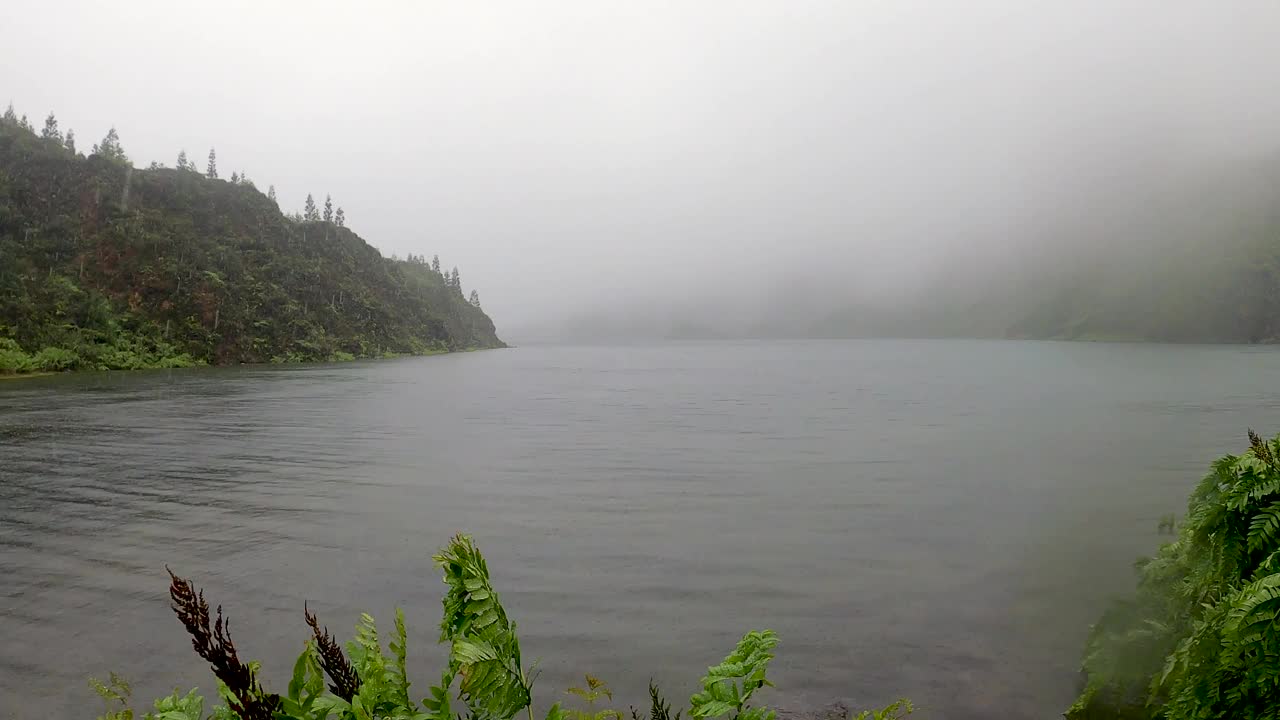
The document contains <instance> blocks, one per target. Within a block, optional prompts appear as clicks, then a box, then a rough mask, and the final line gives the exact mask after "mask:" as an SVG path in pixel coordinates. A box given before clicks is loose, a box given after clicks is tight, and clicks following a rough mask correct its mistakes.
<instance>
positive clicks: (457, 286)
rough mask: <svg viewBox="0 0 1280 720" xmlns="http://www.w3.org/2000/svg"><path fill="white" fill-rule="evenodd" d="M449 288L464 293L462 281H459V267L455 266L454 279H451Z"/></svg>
mask: <svg viewBox="0 0 1280 720" xmlns="http://www.w3.org/2000/svg"><path fill="white" fill-rule="evenodd" d="M449 287H451V288H453V289H454V290H457V291H458V292H462V280H460V279H458V266H457V265H454V266H453V277H451V278H449Z"/></svg>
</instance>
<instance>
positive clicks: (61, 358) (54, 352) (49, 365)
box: [31, 347, 81, 372]
mask: <svg viewBox="0 0 1280 720" xmlns="http://www.w3.org/2000/svg"><path fill="white" fill-rule="evenodd" d="M31 364H32V365H33V366H34V367H35V369H36V370H44V371H46V372H61V371H63V370H72V369H75V368H76V367H78V366H79V365H80V364H81V360H80V356H79V355H77V354H76V353H74V352H72V351H70V350H67V349H65V348H60V347H47V348H45V349H43V350H41V351H40V352H38V353H36V355H35V357H33V358H32V359H31Z"/></svg>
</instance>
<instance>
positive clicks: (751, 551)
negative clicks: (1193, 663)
mask: <svg viewBox="0 0 1280 720" xmlns="http://www.w3.org/2000/svg"><path fill="white" fill-rule="evenodd" d="M1278 375H1280V354H1277V353H1276V352H1272V351H1270V350H1267V349H1261V350H1260V349H1249V348H1228V347H1182V348H1172V347H1160V346H1138V345H1134V346H1126V345H1079V344H1061V343H1014V342H1005V343H995V342H990V343H988V342H956V341H910V342H908V341H892V342H891V341H875V342H871V341H866V342H796V343H706V344H699V343H688V344H671V345H662V346H634V347H615V348H605V347H596V348H523V349H518V350H509V351H500V352H487V353H475V354H467V355H459V356H442V357H434V358H420V359H407V360H399V361H384V362H377V363H353V364H346V365H334V366H308V367H288V368H257V367H255V368H229V369H210V370H194V371H172V372H163V371H162V372H140V373H132V374H130V373H114V374H92V375H80V376H63V377H50V378H38V379H30V380H22V381H14V382H7V383H3V384H0V577H3V578H4V579H5V582H4V583H2V584H0V611H2V614H0V636H2V637H4V638H5V641H4V642H3V643H0V708H4V709H6V712H5V713H0V714H3V715H5V716H8V714H9V712H8V710H9V709H13V708H19V707H39V708H41V710H42V712H41V714H42V716H46V717H51V718H82V717H87V716H91V715H90V714H91V713H95V712H96V705H95V704H94V703H95V702H96V701H95V700H94V699H93V697H92V696H91V694H90V693H89V691H88V689H87V687H86V686H85V678H86V677H87V676H88V675H91V674H94V675H104V674H106V673H107V672H108V671H111V670H116V671H118V672H121V673H123V674H125V675H127V676H128V677H130V678H132V679H133V680H134V681H135V684H136V686H137V689H138V692H139V695H140V696H144V697H150V696H153V695H156V694H159V693H163V692H167V691H169V690H170V689H172V687H173V686H174V685H178V684H182V685H192V684H194V685H200V686H202V687H203V688H204V689H206V690H211V683H212V680H211V678H210V677H209V675H208V673H207V671H206V670H205V669H204V668H202V667H201V664H200V662H199V661H198V660H197V659H196V658H195V656H194V654H193V653H191V652H190V646H189V644H188V643H187V641H186V639H185V638H184V636H183V634H182V631H181V628H180V626H179V625H178V623H177V621H176V620H175V619H174V618H173V617H172V616H171V614H170V613H169V611H168V609H167V604H166V596H165V589H166V587H167V578H166V576H165V573H164V565H165V564H166V563H168V564H169V565H171V566H172V567H173V568H174V569H175V570H176V571H179V572H181V573H184V574H186V575H188V576H190V577H192V578H193V579H195V580H197V582H198V583H199V584H201V585H203V586H204V587H205V588H206V589H207V592H208V594H209V596H210V599H211V600H212V601H213V602H214V603H219V602H220V603H223V604H224V605H225V606H226V610H227V612H228V614H229V615H230V617H231V618H232V620H233V627H234V629H235V634H236V637H237V639H238V644H239V645H240V646H241V649H242V652H243V653H245V654H246V655H249V656H252V657H257V658H260V659H262V660H264V661H265V662H266V663H267V664H268V667H269V668H274V674H273V673H269V674H268V678H269V679H270V680H275V681H276V684H277V685H279V682H280V679H281V677H282V674H283V673H284V672H285V671H287V670H288V669H289V667H290V662H291V660H292V657H293V656H294V655H296V653H297V651H298V649H299V648H300V646H301V642H302V640H303V639H304V638H305V637H306V628H305V625H304V624H303V623H302V614H301V608H302V602H303V600H304V599H305V600H308V601H309V602H311V603H312V605H313V607H316V608H317V609H318V610H319V611H320V613H321V616H322V619H323V620H324V622H326V623H327V624H328V625H329V626H330V627H341V628H346V627H349V626H350V625H351V624H353V623H354V621H355V618H356V616H357V613H358V612H359V611H360V610H366V609H367V610H369V611H371V612H373V613H375V614H377V615H379V617H382V618H389V617H390V611H391V609H392V608H393V607H394V606H397V605H399V606H402V607H404V608H405V611H406V614H407V615H408V617H409V624H410V632H411V638H410V642H411V647H410V654H411V662H414V666H413V667H412V668H411V670H412V672H413V673H414V675H415V676H416V677H417V678H418V679H419V682H420V683H422V684H421V685H419V686H418V688H417V692H418V694H419V695H421V694H425V692H426V685H425V684H426V682H427V681H429V680H430V679H432V678H433V677H435V676H436V673H437V669H438V666H439V660H440V654H439V651H438V649H437V648H435V646H434V640H435V626H436V623H437V622H438V616H439V598H440V593H441V586H440V583H439V581H438V577H437V575H436V573H435V571H434V570H433V569H432V567H431V560H430V556H431V554H432V552H433V550H434V549H435V548H436V547H438V546H439V545H441V544H442V543H443V542H444V541H445V540H446V539H447V537H448V536H449V535H450V534H452V533H454V532H458V531H467V532H470V533H473V534H474V535H476V537H477V540H478V542H479V543H480V546H481V547H482V549H483V550H484V551H485V552H486V554H487V555H488V556H489V557H490V564H491V568H492V570H493V572H494V574H495V576H496V581H497V583H498V585H499V587H500V589H502V590H503V591H504V593H503V596H504V600H505V601H506V602H507V604H508V605H509V607H510V610H511V612H512V614H513V616H514V617H515V618H516V619H517V620H518V621H519V622H520V629H521V635H522V638H523V639H524V645H525V653H526V656H527V657H529V658H535V657H537V658H541V660H542V662H541V668H542V670H543V675H542V677H541V679H540V681H539V692H540V694H541V695H542V697H543V698H545V699H550V698H551V697H552V696H553V695H554V694H555V693H556V692H557V691H558V689H559V688H563V687H566V686H567V685H568V684H569V682H570V681H572V680H573V679H575V678H577V677H580V676H581V674H582V673H583V672H592V673H594V674H598V675H601V676H603V677H605V678H606V679H608V680H610V681H611V684H612V685H613V686H614V687H615V689H616V690H617V691H618V697H619V699H620V700H621V701H622V703H624V704H625V703H627V702H636V703H639V702H640V700H641V699H642V698H643V691H644V685H645V684H646V683H647V682H648V679H649V677H650V676H653V677H655V678H656V679H657V680H658V681H659V682H660V683H661V684H663V685H664V686H665V687H669V688H670V690H671V694H672V695H674V696H677V697H678V696H680V695H683V694H685V693H686V692H687V691H690V690H692V687H693V683H694V682H695V681H696V680H697V678H698V677H699V676H700V674H701V670H702V669H703V668H705V666H706V665H708V664H710V663H712V662H714V661H716V660H718V659H719V658H720V657H721V656H722V655H723V654H724V653H725V652H726V651H727V649H728V648H730V647H731V646H732V645H733V642H734V641H735V640H736V638H737V636H738V635H740V634H741V633H742V632H743V631H745V630H747V629H749V628H761V627H771V628H773V629H775V630H777V631H778V632H779V634H780V635H781V637H782V644H781V646H780V647H779V653H780V654H779V659H778V662H777V681H778V684H779V689H778V690H777V691H772V692H773V695H772V697H773V699H774V701H776V702H778V703H781V704H787V705H791V706H807V705H818V704H824V703H827V702H830V701H832V700H837V699H845V700H847V701H849V702H852V703H856V704H870V703H882V702H884V701H887V700H889V699H892V698H893V697H896V696H898V695H902V694H907V695H910V696H912V697H914V698H916V699H917V700H918V701H919V704H921V705H923V706H925V707H926V708H927V709H928V711H929V716H930V717H934V718H987V717H992V716H994V715H995V714H996V713H1000V714H1002V716H1004V717H1054V716H1056V715H1057V713H1059V712H1060V710H1061V708H1062V707H1063V706H1064V705H1065V704H1066V703H1067V702H1069V700H1070V697H1071V691H1072V688H1073V683H1074V680H1075V676H1074V670H1075V667H1076V664H1077V654H1078V650H1079V647H1080V644H1081V643H1082V641H1083V637H1084V634H1085V632H1086V631H1087V626H1088V623H1089V622H1091V621H1092V620H1093V619H1094V618H1095V616H1096V613H1097V611H1098V609H1099V608H1100V606H1101V603H1102V602H1103V601H1104V599H1105V598H1106V597H1107V596H1108V595H1109V594H1110V593H1113V592H1117V591H1119V590H1122V589H1123V588H1124V587H1126V585H1127V583H1128V582H1129V567H1130V564H1131V561H1132V559H1133V558H1134V557H1135V556H1136V555H1137V554H1139V553H1140V552H1142V551H1144V550H1146V549H1149V548H1151V547H1153V545H1154V543H1155V542H1156V536H1155V532H1154V528H1155V523H1156V519H1157V518H1158V517H1159V516H1160V515H1162V514H1165V513H1168V512H1173V511H1176V510H1178V509H1180V507H1181V506H1182V503H1183V498H1184V497H1185V494H1186V492H1187V490H1188V489H1189V488H1190V486H1191V485H1192V484H1193V483H1194V481H1195V480H1196V478H1198V477H1199V475H1200V474H1201V472H1202V469H1203V468H1204V467H1205V466H1206V465H1207V463H1208V462H1209V461H1210V460H1211V459H1212V458H1213V457H1215V456H1216V455H1219V454H1221V453H1223V452H1225V451H1228V450H1232V449H1234V448H1236V447H1238V446H1239V445H1240V444H1241V442H1242V438H1243V435H1244V429H1245V428H1246V427H1249V426H1252V427H1255V428H1258V429H1259V430H1267V431H1272V432H1274V431H1276V430H1278V429H1280V395H1277V393H1276V392H1274V391H1273V390H1271V388H1273V387H1276V383H1275V382H1274V379H1275V378H1276V377H1277V376H1278ZM414 658H416V660H414Z"/></svg>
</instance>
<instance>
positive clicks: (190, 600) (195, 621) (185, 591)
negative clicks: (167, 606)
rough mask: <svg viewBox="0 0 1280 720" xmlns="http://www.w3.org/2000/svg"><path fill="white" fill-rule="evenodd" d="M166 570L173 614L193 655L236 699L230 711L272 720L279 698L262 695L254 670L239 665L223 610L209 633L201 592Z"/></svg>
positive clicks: (246, 719)
mask: <svg viewBox="0 0 1280 720" xmlns="http://www.w3.org/2000/svg"><path fill="white" fill-rule="evenodd" d="M165 570H166V571H167V572H168V573H169V579H170V583H169V597H170V599H171V600H172V601H173V603H172V605H171V607H172V608H173V612H174V613H175V614H177V616H178V620H180V621H182V625H183V627H185V628H186V629H187V633H188V634H190V635H191V647H193V648H195V651H196V654H197V655H199V656H200V657H202V658H204V659H205V660H206V661H208V663H209V665H210V666H211V667H212V669H213V674H214V675H215V676H216V677H217V678H218V679H219V680H221V681H222V682H223V683H224V684H225V685H226V686H227V688H228V689H230V690H231V694H232V695H233V696H234V697H235V702H233V703H231V705H232V707H231V710H232V711H234V712H235V713H236V714H237V715H239V716H240V717H241V718H243V720H272V715H273V714H274V711H275V709H276V708H278V707H279V706H280V698H279V696H277V695H272V694H269V693H267V692H266V691H264V690H263V689H262V686H261V685H260V684H259V683H258V678H257V677H255V676H254V674H253V669H252V668H250V667H249V666H248V665H246V664H245V663H243V662H241V661H240V657H239V655H237V654H236V646H235V644H234V643H232V642H231V625H230V623H228V622H226V621H224V620H223V618H222V606H221V605H219V606H218V611H217V620H215V621H214V623H213V628H212V630H211V629H210V627H209V603H207V602H205V599H204V592H203V591H201V592H199V593H197V592H196V590H195V588H194V587H192V585H191V583H190V582H188V581H186V580H184V579H182V578H180V577H178V576H177V575H174V574H173V571H172V570H169V568H167V567H166V568H165Z"/></svg>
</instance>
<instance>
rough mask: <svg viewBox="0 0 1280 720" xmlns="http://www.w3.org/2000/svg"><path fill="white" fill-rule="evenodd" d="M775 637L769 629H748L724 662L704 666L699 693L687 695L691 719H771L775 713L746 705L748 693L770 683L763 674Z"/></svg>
mask: <svg viewBox="0 0 1280 720" xmlns="http://www.w3.org/2000/svg"><path fill="white" fill-rule="evenodd" d="M777 645H778V637H777V635H775V634H774V633H773V631H772V630H765V631H763V632H755V631H752V632H749V633H747V634H746V635H744V636H743V637H742V639H741V640H739V641H738V647H737V648H735V649H734V651H733V652H732V653H730V654H729V656H728V657H726V658H725V659H724V662H722V663H720V664H719V665H713V666H711V667H709V668H707V674H706V676H705V677H703V678H702V692H700V693H697V694H695V695H694V696H693V697H691V698H689V704H690V705H691V706H692V709H691V710H690V711H689V715H691V716H692V717H695V718H714V717H720V716H722V715H728V716H729V718H730V720H774V718H775V717H776V716H777V713H776V712H774V711H773V710H767V709H765V708H753V707H751V706H749V705H748V704H747V701H748V700H750V699H751V695H752V693H754V692H755V691H756V690H759V689H760V688H762V687H764V686H765V685H769V686H770V687H772V686H773V683H771V682H769V680H768V679H767V678H766V677H765V670H766V669H767V668H768V666H769V661H770V660H772V659H773V652H772V650H773V648H775V647H777Z"/></svg>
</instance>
